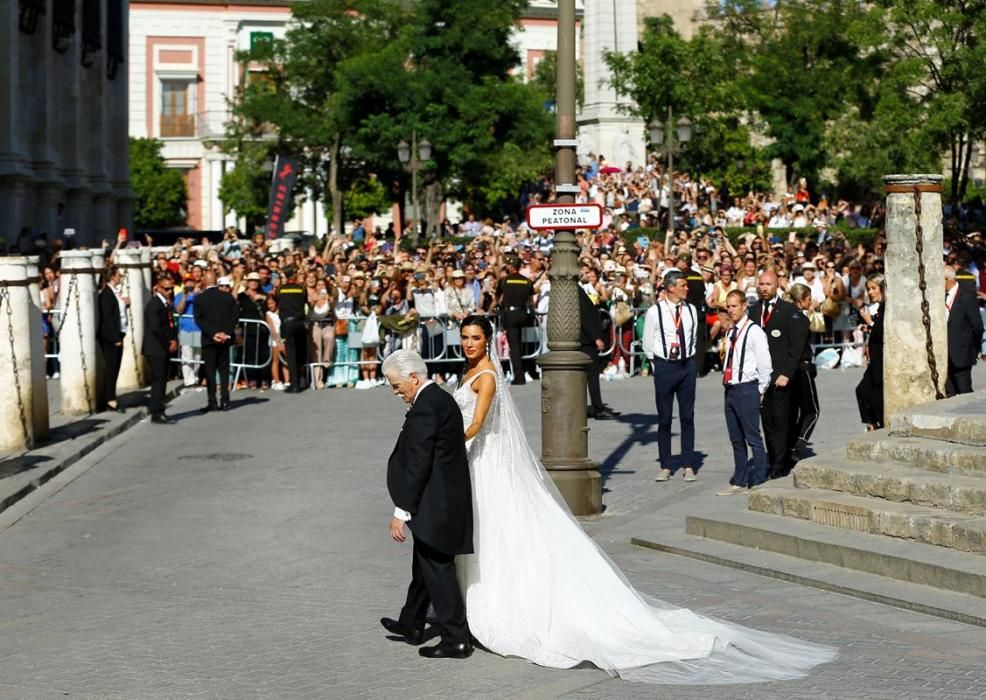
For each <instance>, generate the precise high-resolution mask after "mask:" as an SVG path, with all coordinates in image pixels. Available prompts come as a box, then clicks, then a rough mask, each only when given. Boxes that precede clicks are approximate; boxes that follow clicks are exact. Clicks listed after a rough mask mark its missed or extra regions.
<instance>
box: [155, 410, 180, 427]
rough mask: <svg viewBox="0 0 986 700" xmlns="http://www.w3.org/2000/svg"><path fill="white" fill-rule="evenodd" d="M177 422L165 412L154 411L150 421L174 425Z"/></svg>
mask: <svg viewBox="0 0 986 700" xmlns="http://www.w3.org/2000/svg"><path fill="white" fill-rule="evenodd" d="M177 422H178V421H176V420H175V419H174V418H172V417H171V416H169V415H168V414H167V413H155V414H154V415H153V416H151V423H157V424H158V425H174V424H175V423H177Z"/></svg>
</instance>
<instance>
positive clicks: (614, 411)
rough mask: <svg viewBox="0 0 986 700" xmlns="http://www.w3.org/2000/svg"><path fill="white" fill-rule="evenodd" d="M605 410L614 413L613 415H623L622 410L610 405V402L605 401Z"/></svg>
mask: <svg viewBox="0 0 986 700" xmlns="http://www.w3.org/2000/svg"><path fill="white" fill-rule="evenodd" d="M603 410H604V411H607V412H608V413H609V414H610V415H613V416H622V415H623V412H622V411H617V410H616V409H615V408H613V407H612V406H610V405H609V404H608V403H604V404H603Z"/></svg>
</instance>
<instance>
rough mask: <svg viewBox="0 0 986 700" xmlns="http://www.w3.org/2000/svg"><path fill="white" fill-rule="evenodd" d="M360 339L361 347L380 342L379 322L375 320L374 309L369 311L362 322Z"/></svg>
mask: <svg viewBox="0 0 986 700" xmlns="http://www.w3.org/2000/svg"><path fill="white" fill-rule="evenodd" d="M360 340H362V341H363V347H369V346H373V345H379V344H380V323H379V322H378V321H377V314H376V312H375V311H371V312H370V315H369V316H367V317H366V321H365V322H364V323H363V332H362V333H360Z"/></svg>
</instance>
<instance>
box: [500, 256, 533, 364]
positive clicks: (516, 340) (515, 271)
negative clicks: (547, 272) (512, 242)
mask: <svg viewBox="0 0 986 700" xmlns="http://www.w3.org/2000/svg"><path fill="white" fill-rule="evenodd" d="M533 296H534V285H532V284H531V281H530V280H529V279H527V278H526V277H524V275H522V274H520V264H519V263H518V262H517V260H516V259H515V258H511V259H510V260H508V261H507V276H506V277H504V278H503V279H502V280H500V286H499V287H498V288H497V307H498V308H499V310H500V312H501V313H502V314H503V329H504V330H505V331H506V332H507V344H508V345H509V346H510V369H511V370H512V371H513V375H514V378H513V381H511V382H510V383H511V384H525V383H526V378H525V377H524V353H523V352H522V350H521V342H522V340H523V337H524V336H523V332H524V328H526V327H527V326H530V325H532V322H533V319H532V309H531V298H532V297H533Z"/></svg>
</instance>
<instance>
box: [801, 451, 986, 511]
mask: <svg viewBox="0 0 986 700" xmlns="http://www.w3.org/2000/svg"><path fill="white" fill-rule="evenodd" d="M794 485H795V486H796V487H797V488H798V489H821V490H828V491H838V492H840V493H846V494H850V495H853V496H868V497H872V498H882V499H885V500H888V501H895V502H898V503H902V502H909V503H913V504H914V505H918V506H925V507H928V508H941V509H944V510H948V511H955V512H957V513H966V514H969V515H975V516H980V517H982V516H984V515H986V479H983V478H979V477H975V476H964V475H960V474H942V473H938V472H930V471H925V470H923V469H916V468H914V467H908V466H904V465H902V464H899V463H895V462H883V461H877V462H855V461H847V460H846V459H845V458H839V457H837V456H832V457H829V456H819V457H813V458H811V459H807V460H804V461H802V462H800V463H799V464H798V468H797V469H795V470H794Z"/></svg>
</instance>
